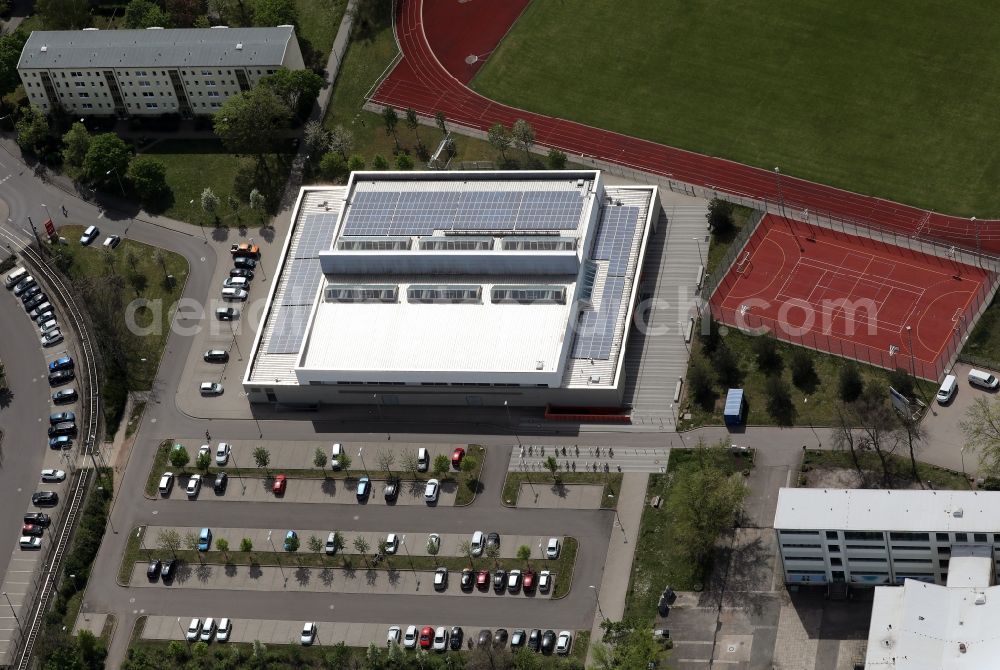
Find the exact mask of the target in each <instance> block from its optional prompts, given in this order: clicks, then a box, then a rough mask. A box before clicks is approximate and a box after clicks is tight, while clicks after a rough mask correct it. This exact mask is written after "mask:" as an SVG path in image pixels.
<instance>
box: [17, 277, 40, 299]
mask: <svg viewBox="0 0 1000 670" xmlns="http://www.w3.org/2000/svg"><path fill="white" fill-rule="evenodd" d="M31 286H35V278H34V277H32V276H31V275H28V276H27V277H25V278H24V279H22V280H21V281H19V282H17V283H16V284H14V295H16V296H20V295H22V294H23V293H24V292H25V291H27V290H28V288H29V287H31Z"/></svg>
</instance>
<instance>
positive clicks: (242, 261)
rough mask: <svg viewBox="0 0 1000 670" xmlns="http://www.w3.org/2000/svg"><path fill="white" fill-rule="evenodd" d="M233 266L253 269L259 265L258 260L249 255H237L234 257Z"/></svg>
mask: <svg viewBox="0 0 1000 670" xmlns="http://www.w3.org/2000/svg"><path fill="white" fill-rule="evenodd" d="M233 267H235V268H245V269H247V270H253V269H254V268H256V267H257V261H256V260H255V259H253V258H249V257H247V256H237V257H236V258H234V259H233Z"/></svg>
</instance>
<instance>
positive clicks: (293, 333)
mask: <svg viewBox="0 0 1000 670" xmlns="http://www.w3.org/2000/svg"><path fill="white" fill-rule="evenodd" d="M311 311H312V305H282V306H281V307H279V308H278V315H277V316H276V317H275V322H274V328H273V329H272V330H271V340H270V342H268V345H267V353H269V354H296V353H298V352H299V349H301V348H302V340H303V339H304V338H305V336H306V323H307V322H308V321H309V313H310V312H311Z"/></svg>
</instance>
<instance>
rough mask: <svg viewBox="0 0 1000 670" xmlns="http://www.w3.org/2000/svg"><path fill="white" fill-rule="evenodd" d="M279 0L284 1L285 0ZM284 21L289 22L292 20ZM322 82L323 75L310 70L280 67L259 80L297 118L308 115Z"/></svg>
mask: <svg viewBox="0 0 1000 670" xmlns="http://www.w3.org/2000/svg"><path fill="white" fill-rule="evenodd" d="M280 1H281V2H285V1H286V0H280ZM288 1H290V0H288ZM285 23H286V24H291V23H292V22H291V21H288V22H285ZM271 25H275V26H276V25H280V24H277V23H274V24H271ZM323 83H324V82H323V77H321V76H319V75H318V74H316V73H315V72H313V71H312V70H284V69H282V70H277V71H276V72H275V73H274V74H271V75H268V76H266V77H264V78H263V79H261V80H260V85H261V86H263V87H265V88H269V89H271V90H272V91H273V92H274V94H275V95H277V96H278V98H280V99H281V101H282V102H284V103H285V105H286V106H287V107H288V109H289V110H291V112H292V114H293V115H294V116H295V118H297V119H306V118H308V117H309V114H310V112H312V108H313V105H314V104H315V102H316V98H318V97H319V92H320V91H321V90H323ZM316 123H319V122H318V121H317V122H316Z"/></svg>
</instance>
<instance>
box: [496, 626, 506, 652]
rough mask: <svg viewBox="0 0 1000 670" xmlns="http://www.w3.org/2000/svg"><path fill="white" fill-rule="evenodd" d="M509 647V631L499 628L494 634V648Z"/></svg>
mask: <svg viewBox="0 0 1000 670" xmlns="http://www.w3.org/2000/svg"><path fill="white" fill-rule="evenodd" d="M506 645H507V629H506V628H497V630H496V632H495V633H493V646H494V647H500V648H503V647H505V646H506Z"/></svg>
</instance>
